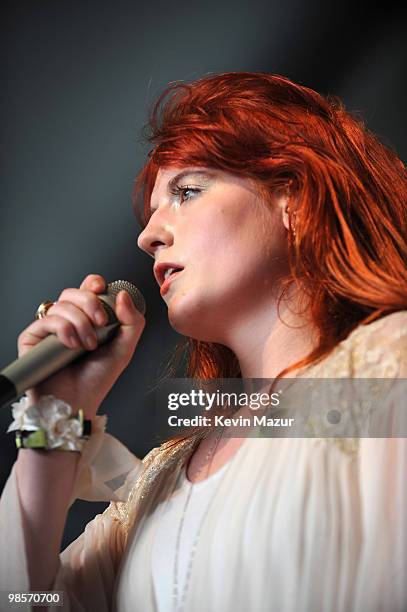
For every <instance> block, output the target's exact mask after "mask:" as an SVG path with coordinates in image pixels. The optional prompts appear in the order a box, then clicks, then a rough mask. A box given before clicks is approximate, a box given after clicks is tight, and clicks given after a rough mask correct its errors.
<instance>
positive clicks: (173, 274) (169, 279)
mask: <svg viewBox="0 0 407 612" xmlns="http://www.w3.org/2000/svg"><path fill="white" fill-rule="evenodd" d="M183 271H184V268H176V269H174V270H173V271H172V272H171V273H169V274H168V275H167V276H166V278H165V280H164V282H163V284H162V285H161V289H160V293H161V295H164V293H166V292H167V290H168V287H169V284H170V283H171V282H172V281H173V279H174V278H176V277H177V276H179V275H180V274H181V272H183Z"/></svg>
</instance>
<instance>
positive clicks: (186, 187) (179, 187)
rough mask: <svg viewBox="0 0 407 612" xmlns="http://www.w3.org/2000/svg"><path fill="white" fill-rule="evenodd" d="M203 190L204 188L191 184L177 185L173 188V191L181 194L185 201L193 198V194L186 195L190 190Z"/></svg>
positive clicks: (175, 193) (182, 199) (195, 191)
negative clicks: (191, 185)
mask: <svg viewBox="0 0 407 612" xmlns="http://www.w3.org/2000/svg"><path fill="white" fill-rule="evenodd" d="M201 191H202V189H198V188H197V187H190V186H189V185H184V186H182V185H176V186H175V188H174V189H173V190H171V193H172V194H174V195H176V196H181V202H185V201H186V200H190V199H191V195H186V194H187V193H188V192H189V193H194V194H197V193H200V192H201Z"/></svg>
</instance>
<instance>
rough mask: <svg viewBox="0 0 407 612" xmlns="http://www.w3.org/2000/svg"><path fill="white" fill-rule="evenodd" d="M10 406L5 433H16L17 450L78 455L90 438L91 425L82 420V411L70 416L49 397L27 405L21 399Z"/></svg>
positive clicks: (25, 399) (68, 408) (69, 409)
mask: <svg viewBox="0 0 407 612" xmlns="http://www.w3.org/2000/svg"><path fill="white" fill-rule="evenodd" d="M11 406H12V414H13V418H14V421H13V422H12V423H11V425H10V426H9V428H8V430H7V433H8V432H11V431H15V432H16V446H17V448H33V449H37V450H66V451H79V452H81V451H82V448H83V445H84V443H85V442H86V440H87V439H88V438H89V436H90V435H91V430H92V422H91V421H89V420H87V419H84V414H83V410H79V413H78V415H77V416H72V407H71V406H70V405H69V404H67V403H66V402H64V401H63V400H60V399H57V398H56V397H54V396H53V395H42V396H41V397H40V398H39V400H38V403H37V404H31V405H29V399H28V397H27V396H24V397H22V398H21V399H20V401H19V402H15V403H14V404H12V405H11Z"/></svg>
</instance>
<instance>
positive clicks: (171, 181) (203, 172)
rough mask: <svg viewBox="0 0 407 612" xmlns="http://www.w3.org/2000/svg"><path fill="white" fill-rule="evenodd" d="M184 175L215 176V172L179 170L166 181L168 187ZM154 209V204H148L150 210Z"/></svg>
mask: <svg viewBox="0 0 407 612" xmlns="http://www.w3.org/2000/svg"><path fill="white" fill-rule="evenodd" d="M186 176H199V177H201V178H213V177H214V176H215V172H214V171H211V170H182V172H179V173H178V174H176V175H175V176H173V177H172V179H171V180H169V181H168V187H169V189H172V188H173V187H175V186H176V184H177V183H178V181H180V180H181V179H183V178H185V177H186ZM155 210H157V206H154V207H152V206H150V211H151V212H154V211H155Z"/></svg>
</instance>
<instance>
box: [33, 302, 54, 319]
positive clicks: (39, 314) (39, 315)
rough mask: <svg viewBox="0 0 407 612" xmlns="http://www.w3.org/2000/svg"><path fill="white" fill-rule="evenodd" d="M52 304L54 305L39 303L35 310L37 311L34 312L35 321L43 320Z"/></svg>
mask: <svg viewBox="0 0 407 612" xmlns="http://www.w3.org/2000/svg"><path fill="white" fill-rule="evenodd" d="M54 304H55V302H41V304H40V305H39V306H38V308H37V310H36V312H35V318H36V319H43V318H44V317H45V316H47V312H48V310H49V309H50V308H51V306H53V305H54Z"/></svg>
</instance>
